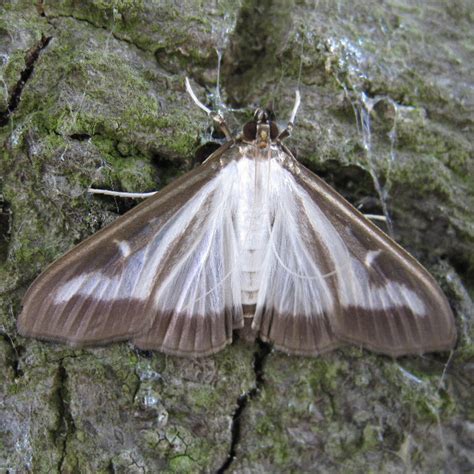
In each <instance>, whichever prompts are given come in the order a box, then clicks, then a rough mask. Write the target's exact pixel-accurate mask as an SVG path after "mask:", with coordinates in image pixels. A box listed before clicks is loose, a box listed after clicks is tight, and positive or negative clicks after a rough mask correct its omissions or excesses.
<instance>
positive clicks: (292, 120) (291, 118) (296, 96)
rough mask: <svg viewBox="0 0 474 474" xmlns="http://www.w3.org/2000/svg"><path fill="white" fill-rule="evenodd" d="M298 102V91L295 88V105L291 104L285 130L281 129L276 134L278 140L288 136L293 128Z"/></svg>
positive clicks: (299, 100) (299, 99) (299, 101)
mask: <svg viewBox="0 0 474 474" xmlns="http://www.w3.org/2000/svg"><path fill="white" fill-rule="evenodd" d="M300 104H301V95H300V91H299V90H298V89H296V92H295V105H294V106H293V110H292V111H291V116H290V121H289V122H288V125H287V126H286V128H285V130H283V131H282V132H281V133H280V135H278V140H283V139H285V138H288V137H289V136H290V135H291V132H292V130H293V126H294V124H295V119H296V114H297V112H298V109H299V107H300Z"/></svg>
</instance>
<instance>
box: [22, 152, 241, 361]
mask: <svg viewBox="0 0 474 474" xmlns="http://www.w3.org/2000/svg"><path fill="white" fill-rule="evenodd" d="M228 148H229V144H226V145H224V146H223V147H221V149H220V150H219V151H218V152H216V153H215V154H214V156H213V157H211V158H210V159H209V160H208V162H207V163H206V164H205V165H203V166H201V167H199V168H197V169H195V170H193V171H191V172H189V173H188V174H186V175H184V176H182V177H181V178H179V179H177V180H176V181H174V182H173V183H171V184H170V185H169V186H167V187H166V188H164V189H163V190H162V191H160V192H159V193H157V194H156V195H155V196H153V197H151V198H149V199H147V200H146V201H145V202H143V203H142V204H140V205H138V206H137V207H135V208H134V209H132V210H131V211H129V212H128V213H126V214H125V215H124V216H122V217H120V218H118V219H117V220H116V221H115V222H114V223H112V224H111V225H109V226H108V227H106V228H104V229H102V230H101V231H99V232H98V233H96V234H95V235H93V236H92V237H90V238H88V239H87V240H85V241H84V242H82V243H81V244H79V245H78V246H76V247H74V248H73V249H72V250H71V251H69V252H68V253H67V254H66V255H64V256H63V257H61V258H60V259H58V260H57V261H56V262H54V263H53V264H52V265H51V266H49V267H48V268H47V269H46V270H45V271H44V272H43V273H42V274H41V275H40V276H39V277H38V278H37V279H36V280H35V281H34V283H33V284H32V285H31V287H30V288H29V290H28V291H27V293H26V295H25V297H24V299H23V310H22V312H21V314H20V316H19V318H18V321H17V326H18V331H19V333H20V334H22V335H24V336H32V337H37V338H40V339H46V340H53V341H62V342H67V343H70V344H73V345H91V344H104V343H107V342H111V341H116V340H126V339H131V340H132V341H133V342H134V343H135V344H136V345H137V346H138V347H140V348H146V349H158V350H163V351H165V352H168V353H177V354H181V355H204V354H209V353H213V352H216V351H217V350H219V349H221V348H222V347H223V346H224V345H225V344H226V343H228V342H230V340H231V335H232V328H233V327H234V325H235V326H238V325H239V324H241V322H239V321H238V315H234V314H233V312H232V310H231V309H229V308H226V307H225V306H224V305H223V303H224V302H223V301H220V304H221V305H222V307H221V308H220V312H219V314H213V315H211V314H208V315H207V318H202V317H203V314H196V315H194V316H195V317H194V318H187V317H186V314H180V313H179V312H177V311H174V310H173V309H172V308H170V309H169V310H167V311H164V310H161V309H160V308H163V307H166V306H167V303H166V301H165V302H164V304H162V305H161V306H160V305H157V292H158V291H159V290H160V288H161V287H162V286H164V282H168V284H169V275H170V273H172V272H173V271H174V269H175V268H176V261H177V260H179V259H180V258H183V255H184V256H185V254H186V252H187V249H188V248H189V247H190V246H191V247H192V241H193V239H195V238H199V232H200V228H202V226H203V225H205V223H206V221H207V219H208V217H209V216H208V212H209V210H210V209H209V206H206V202H209V200H210V199H211V198H212V197H213V187H212V186H209V183H212V182H213V180H214V179H215V178H216V176H218V175H219V173H220V172H221V170H222V165H221V161H220V156H221V155H222V154H223V153H225V152H226V150H228ZM228 161H231V158H230V159H229V160H228ZM196 199H199V203H198V204H202V205H198V204H196V202H195V200H196ZM193 205H194V208H195V209H196V212H191V214H189V208H190V207H192V206H193ZM186 277H189V278H191V276H188V275H183V281H182V282H181V284H183V285H185V284H186V283H188V280H186ZM216 278H219V276H218V275H216ZM174 285H175V286H173V284H172V287H173V293H172V294H173V295H177V294H179V293H180V292H184V291H185V290H184V288H180V287H179V286H177V287H176V285H179V282H175V283H174ZM162 303H163V302H162ZM168 306H169V305H168ZM224 313H226V314H227V316H225V317H224ZM233 317H235V318H236V321H233V319H232V318H233Z"/></svg>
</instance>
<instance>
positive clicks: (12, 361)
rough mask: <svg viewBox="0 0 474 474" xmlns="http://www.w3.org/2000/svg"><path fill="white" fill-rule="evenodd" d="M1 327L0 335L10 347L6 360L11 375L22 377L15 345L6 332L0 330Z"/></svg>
mask: <svg viewBox="0 0 474 474" xmlns="http://www.w3.org/2000/svg"><path fill="white" fill-rule="evenodd" d="M2 329H3V327H1V326H0V337H1V338H2V339H3V340H4V341H5V342H6V343H7V344H8V346H9V347H10V350H9V354H7V361H8V363H9V365H10V367H11V369H12V372H13V376H14V377H15V378H19V377H22V376H23V371H22V370H21V369H20V355H19V353H18V349H17V346H16V345H15V341H14V340H13V339H12V337H11V336H10V335H9V334H8V333H7V332H4V331H2Z"/></svg>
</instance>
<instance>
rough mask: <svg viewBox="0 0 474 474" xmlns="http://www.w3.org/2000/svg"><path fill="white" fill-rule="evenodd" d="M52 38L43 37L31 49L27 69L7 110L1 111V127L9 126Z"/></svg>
mask: <svg viewBox="0 0 474 474" xmlns="http://www.w3.org/2000/svg"><path fill="white" fill-rule="evenodd" d="M51 39H52V36H44V35H42V36H41V40H40V41H39V42H38V43H37V44H36V45H35V46H33V47H32V48H30V49H29V50H28V51H27V53H26V56H25V68H24V69H23V71H21V74H20V79H18V81H17V83H16V84H15V87H14V88H13V90H12V93H11V94H10V99H9V100H8V105H7V108H6V109H5V110H3V111H0V127H4V126H5V125H7V124H8V121H9V119H10V116H11V115H12V114H13V112H15V110H16V108H17V107H18V105H19V104H20V100H21V94H22V92H23V89H24V87H25V85H26V83H27V82H28V80H29V79H30V77H31V75H32V74H33V70H34V68H35V64H36V62H37V61H38V58H39V56H40V53H41V51H42V50H43V49H44V48H46V46H48V44H49V42H50V41H51Z"/></svg>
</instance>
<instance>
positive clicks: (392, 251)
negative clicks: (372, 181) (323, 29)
mask: <svg viewBox="0 0 474 474" xmlns="http://www.w3.org/2000/svg"><path fill="white" fill-rule="evenodd" d="M290 163H291V165H290V166H289V167H288V169H289V170H290V171H291V172H292V174H293V176H294V177H295V179H296V181H297V183H298V184H299V185H301V186H302V187H303V188H304V189H305V191H306V192H307V193H308V194H309V195H310V197H311V199H312V200H313V201H314V203H315V204H316V205H317V206H318V207H319V208H320V209H321V210H322V211H323V212H324V214H325V215H326V217H327V218H328V219H329V220H330V221H331V223H332V225H333V226H334V227H335V228H336V229H338V231H339V233H340V236H341V238H342V239H343V241H344V242H345V243H346V245H347V246H348V248H349V251H350V254H351V257H352V258H354V260H355V261H356V262H359V264H360V265H361V266H362V265H363V264H364V262H367V260H366V259H367V255H368V252H372V255H375V257H374V258H373V261H371V262H370V265H369V266H368V267H367V265H365V267H364V269H365V270H366V271H367V273H368V280H369V281H370V283H371V286H370V288H375V289H377V288H380V287H382V286H383V285H386V284H389V283H390V282H393V283H394V284H395V287H398V288H402V287H403V288H408V289H409V290H410V294H411V293H413V295H416V296H415V297H414V298H415V299H416V302H418V303H416V302H413V301H410V300H409V298H407V297H406V296H404V298H405V304H399V305H388V307H387V305H385V306H384V305H383V304H381V303H380V305H379V306H377V291H376V290H375V291H370V290H368V291H366V293H365V294H363V295H362V296H361V298H362V300H363V302H364V304H345V305H342V304H340V305H339V308H338V310H337V311H336V314H334V315H331V317H330V321H331V327H332V331H333V333H334V335H335V337H336V338H337V339H339V340H340V341H343V342H350V343H354V344H358V345H361V346H363V347H366V348H368V349H370V350H373V351H376V352H380V353H384V354H388V355H391V356H394V357H396V356H400V355H404V354H421V353H425V352H432V351H444V350H450V349H451V348H452V347H453V346H454V344H455V341H456V328H455V322H454V316H453V313H452V311H451V308H450V306H449V303H448V301H447V299H446V297H445V295H444V294H443V292H442V290H441V289H440V287H439V285H438V284H437V282H436V281H435V280H434V278H433V277H432V276H431V275H430V274H429V273H428V272H427V271H426V270H425V269H424V268H423V267H422V266H421V265H420V264H419V263H418V262H417V261H416V260H415V259H414V258H413V257H412V256H411V255H409V254H408V253H407V252H406V251H405V250H403V249H402V248H401V247H400V246H399V245H398V244H397V243H396V242H394V241H393V240H392V239H391V238H390V237H388V236H387V235H386V234H384V233H383V232H382V231H381V230H380V229H379V228H378V227H376V226H375V225H374V224H372V223H371V222H370V221H369V220H367V219H366V218H365V217H364V216H363V215H362V214H361V213H360V212H359V211H357V210H356V209H355V208H354V207H353V206H352V205H351V204H349V203H348V202H347V201H346V200H345V199H344V198H342V196H340V195H339V194H338V193H337V192H336V191H334V190H333V189H332V188H331V187H330V186H329V185H327V184H326V183H325V182H324V181H323V180H321V179H320V178H319V177H318V176H316V175H315V174H313V173H312V172H311V171H309V170H308V169H307V168H305V167H304V166H302V165H300V164H298V163H297V162H296V160H295V161H294V162H293V160H292V161H290ZM293 167H296V168H297V171H296V172H295V171H294V168H293ZM336 287H339V288H340V287H341V282H340V281H337V280H336ZM362 288H364V289H366V287H364V286H362ZM336 291H337V290H336ZM369 298H371V299H372V301H371V302H370V301H368V299H369ZM340 299H341V298H340V295H339V300H340ZM400 299H401V300H403V296H400ZM360 301H361V300H358V301H357V302H356V303H359V302H360ZM365 303H366V304H365ZM417 305H418V306H423V307H424V310H423V313H420V312H419V311H418V312H417V311H415V310H414V308H415V306H417ZM371 306H372V307H371Z"/></svg>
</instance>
